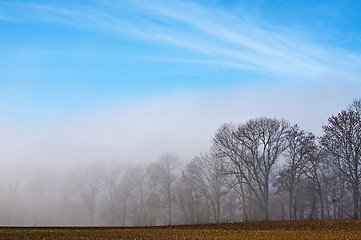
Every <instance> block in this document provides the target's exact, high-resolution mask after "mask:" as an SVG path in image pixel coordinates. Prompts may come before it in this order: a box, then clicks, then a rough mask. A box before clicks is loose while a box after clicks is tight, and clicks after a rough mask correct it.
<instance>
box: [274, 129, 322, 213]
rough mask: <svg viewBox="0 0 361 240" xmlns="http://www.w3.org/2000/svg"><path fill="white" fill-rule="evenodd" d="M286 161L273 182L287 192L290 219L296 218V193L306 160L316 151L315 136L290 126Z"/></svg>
mask: <svg viewBox="0 0 361 240" xmlns="http://www.w3.org/2000/svg"><path fill="white" fill-rule="evenodd" d="M286 139H287V148H286V151H285V157H286V159H285V160H286V162H285V165H284V167H283V169H282V170H281V171H280V173H279V176H278V177H277V181H276V182H275V184H276V185H277V186H278V187H279V188H281V189H283V190H284V191H286V192H287V194H288V214H289V219H290V220H296V219H297V214H296V213H297V201H296V200H297V198H298V196H297V194H298V193H299V191H298V188H299V186H300V181H301V180H302V176H303V175H304V173H305V170H306V166H307V163H308V161H310V160H311V159H312V158H313V156H314V154H315V153H316V150H317V146H316V143H315V136H314V135H313V134H312V133H309V132H305V131H303V130H300V129H299V127H298V126H297V125H294V126H292V127H291V128H290V129H289V131H288V134H287V137H286Z"/></svg>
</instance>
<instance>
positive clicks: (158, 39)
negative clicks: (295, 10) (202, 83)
mask: <svg viewBox="0 0 361 240" xmlns="http://www.w3.org/2000/svg"><path fill="white" fill-rule="evenodd" d="M23 7H26V8H28V9H31V10H32V11H35V13H36V14H34V15H32V16H28V18H30V19H32V20H37V21H46V22H53V23H57V24H66V25H70V26H73V27H78V28H83V29H87V30H90V31H97V32H101V33H106V34H111V35H113V36H115V37H123V36H125V35H127V36H133V37H135V38H139V39H142V40H145V41H152V42H154V43H160V44H164V43H166V44H168V45H170V46H178V47H181V48H184V49H186V50H187V51H190V52H195V53H197V54H200V55H197V58H198V59H196V61H200V60H202V61H203V62H206V61H209V62H212V63H215V62H219V63H222V62H225V63H226V64H227V65H228V66H233V67H234V68H239V69H244V68H246V69H254V70H255V71H259V72H272V73H278V74H283V75H285V74H294V75H299V76H303V77H309V78H317V77H320V76H323V75H325V74H327V73H330V72H345V73H347V72H351V73H352V72H355V71H356V72H358V73H359V72H360V71H361V66H360V65H359V64H357V62H361V57H360V55H357V54H353V53H350V52H348V51H346V50H342V49H333V48H326V47H324V46H319V45H317V43H312V42H309V41H307V40H305V39H301V38H300V37H297V34H294V33H293V30H292V26H287V25H285V26H271V25H268V23H264V22H261V23H260V22H259V21H260V20H259V19H252V18H251V17H250V16H247V13H246V12H242V15H241V16H239V15H238V16H236V15H234V14H232V13H229V12H227V13H226V12H222V10H218V9H214V8H210V7H206V6H203V5H200V4H196V3H193V2H188V1H172V3H170V2H167V1H124V2H121V3H119V2H117V1H103V2H99V5H97V6H85V5H79V4H77V5H75V6H73V5H72V6H68V5H66V4H62V5H61V6H54V5H51V6H50V5H40V4H30V3H29V4H25V5H24V6H23ZM73 9H75V10H73ZM155 57H156V56H155ZM199 58H203V59H199ZM190 60H191V59H190ZM350 62H356V63H355V64H350ZM221 65H224V64H221Z"/></svg>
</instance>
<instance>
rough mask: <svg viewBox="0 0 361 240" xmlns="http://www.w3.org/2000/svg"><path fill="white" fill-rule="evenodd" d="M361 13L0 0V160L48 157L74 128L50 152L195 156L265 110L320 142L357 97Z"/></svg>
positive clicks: (354, 5) (299, 6)
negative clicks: (1, 145) (226, 129)
mask: <svg viewBox="0 0 361 240" xmlns="http://www.w3.org/2000/svg"><path fill="white" fill-rule="evenodd" d="M360 12H361V2H360V1H356V0H349V1H332V0H328V1H326V0H320V1H313V0H308V1H307V0H304V1H283V0H275V1H262V0H255V1H220V0H209V1H205V0H197V1H190V0H175V1H162V0H152V1H147V0H122V1H115V0H99V1H95V0H94V1H92V0H88V1H68V0H67V1H45V0H43V1H42V0H37V1H36V0H26V1H25V0H23V1H22V0H0V56H1V58H0V115H1V119H0V131H2V136H3V137H2V139H1V138H0V142H2V141H3V142H6V143H7V144H8V148H7V153H6V154H5V153H2V155H1V156H2V157H3V158H6V156H12V155H14V152H16V151H18V152H19V150H18V149H23V150H22V152H27V153H28V155H29V156H30V155H31V156H33V158H34V159H35V158H42V157H41V156H38V155H37V154H36V152H38V153H39V152H46V151H44V149H43V146H48V145H47V144H48V142H49V139H69V138H74V132H77V131H80V132H81V133H84V134H79V135H77V137H75V138H74V139H77V140H76V141H75V140H74V141H75V142H72V145H69V144H70V143H65V140H64V142H57V145H58V146H60V148H59V149H54V151H53V152H52V154H50V153H49V156H53V155H54V153H59V151H62V152H65V150H64V149H73V150H69V155H68V156H66V157H67V158H69V159H71V156H72V155H77V154H78V155H81V153H79V152H78V153H77V154H74V153H75V152H76V150H74V149H88V148H97V147H98V148H99V146H104V149H102V150H99V151H98V152H97V153H92V154H93V155H96V156H100V155H102V153H104V152H113V153H114V156H120V155H121V154H123V153H122V152H119V151H120V150H119V151H118V150H117V151H118V152H117V151H116V150H114V149H118V148H119V146H120V145H122V144H123V145H122V146H123V148H122V149H123V150H122V151H123V152H128V153H129V154H128V155H126V156H128V157H129V156H130V155H131V153H132V152H134V151H135V150H134V149H133V148H132V146H130V145H129V144H128V145H126V144H127V143H125V142H124V141H123V142H122V141H121V139H119V136H123V135H124V136H128V138H129V139H133V141H134V142H133V144H134V145H135V144H139V143H143V145H144V146H147V147H145V148H148V150H149V151H151V149H153V150H154V149H156V148H158V150H156V151H155V152H154V156H158V155H160V154H162V153H163V152H164V151H175V152H176V151H178V150H177V149H183V150H182V151H184V149H188V152H189V154H188V155H187V157H189V156H191V155H192V154H195V153H197V152H199V151H206V149H207V147H208V146H209V139H211V137H212V134H213V133H214V131H215V129H216V128H217V126H219V124H220V123H223V122H227V121H233V122H241V121H246V120H248V119H249V118H253V117H258V116H264V115H266V116H270V117H279V118H281V117H284V118H287V119H288V120H290V121H292V123H299V124H300V125H301V127H302V126H304V127H305V128H306V129H307V130H312V131H316V133H318V134H319V133H320V129H321V125H322V124H325V123H326V121H327V118H328V117H329V116H330V115H331V114H336V113H337V112H338V111H339V110H340V109H342V108H344V107H345V106H347V104H349V103H350V102H351V101H352V99H354V98H358V97H361V95H360V93H361V79H360V74H361V14H360ZM155 115H158V116H155ZM121 124H123V128H119V125H121ZM34 126H35V127H34ZM161 128H162V129H163V130H162V131H160V129H161ZM9 129H10V130H9ZM52 129H58V130H57V131H55V130H52ZM59 129H61V130H59ZM94 129H98V130H97V131H94ZM174 129H179V130H178V131H175V130H174ZM98 131H99V132H98ZM24 133H26V134H27V136H32V135H37V137H38V138H40V139H38V138H37V139H34V138H32V137H30V138H26V137H25V138H24V135H23V134H24ZM34 133H36V134H34ZM38 133H41V134H40V135H39V136H38ZM85 133H89V135H87V134H85ZM187 134H188V135H187ZM189 134H190V135H189ZM192 134H194V135H192ZM99 136H101V137H100V138H99ZM154 136H157V137H158V138H157V139H153V138H154ZM175 136H176V137H175ZM190 136H191V137H192V139H193V140H192V141H190V140H189V137H190ZM172 138H175V139H174V141H171V140H170V139H172ZM9 139H12V140H11V141H10V140H9ZM24 139H25V140H24ZM89 139H97V141H95V140H94V142H89ZM147 139H153V140H154V141H153V143H152V144H150V146H149V141H147ZM197 139H203V140H202V141H200V140H197ZM57 141H60V140H57ZM197 141H198V142H197ZM25 142H34V144H35V145H34V146H32V147H31V149H32V150H29V149H30V146H27V147H25V144H24V143H25ZM79 142H82V144H84V145H82V146H83V147H79V146H78V145H77V143H79ZM130 142H132V141H130ZM171 142H172V144H170V143H171ZM87 144H88V145H87ZM167 144H168V145H167ZM169 144H170V145H169ZM95 146H96V147H95ZM160 146H161V147H160ZM109 148H110V149H112V150H110V151H107V150H106V149H108V150H109ZM11 149H13V150H14V151H13V152H12V150H11ZM26 149H27V150H26ZM34 149H38V150H37V151H36V150H34ZM20 152H21V150H20ZM179 152H181V150H179ZM145 154H146V155H149V153H145ZM179 154H180V153H179ZM114 156H112V157H114ZM63 157H64V156H63ZM87 157H89V156H88V155H87V156H83V158H87ZM138 157H139V158H141V157H142V156H138ZM143 157H144V156H143ZM18 158H19V159H21V158H22V156H18ZM43 158H44V159H45V158H46V157H44V156H43Z"/></svg>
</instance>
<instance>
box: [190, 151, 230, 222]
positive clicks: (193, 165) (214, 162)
mask: <svg viewBox="0 0 361 240" xmlns="http://www.w3.org/2000/svg"><path fill="white" fill-rule="evenodd" d="M221 164H222V163H221V161H220V160H219V159H215V158H213V157H211V156H210V155H205V154H204V155H200V156H196V157H194V159H193V160H192V161H191V162H190V163H188V165H187V170H188V172H189V173H190V174H191V176H192V180H193V182H194V183H195V184H197V185H198V186H199V189H200V191H201V193H202V194H203V195H204V197H205V199H206V203H207V205H208V207H209V208H210V209H211V211H212V212H213V215H214V221H215V222H216V223H219V222H220V219H221V204H222V198H223V197H224V195H225V194H226V192H227V189H226V186H225V180H224V175H223V174H222V172H221V168H222V166H221Z"/></svg>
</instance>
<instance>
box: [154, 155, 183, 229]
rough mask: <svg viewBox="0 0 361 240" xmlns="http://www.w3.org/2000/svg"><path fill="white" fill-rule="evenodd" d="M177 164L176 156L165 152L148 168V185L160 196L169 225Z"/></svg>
mask: <svg viewBox="0 0 361 240" xmlns="http://www.w3.org/2000/svg"><path fill="white" fill-rule="evenodd" d="M178 166H179V162H178V158H177V157H176V156H174V155H172V154H165V155H163V156H161V157H160V159H159V161H158V162H156V163H153V164H151V165H150V166H149V168H148V173H149V184H150V187H151V188H152V189H153V190H154V191H155V192H157V193H158V194H160V196H161V197H162V200H163V203H164V204H165V206H166V207H165V210H166V214H167V218H168V224H169V225H171V224H172V206H173V199H174V196H173V187H174V183H175V181H176V179H177V178H176V169H177V168H178Z"/></svg>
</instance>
